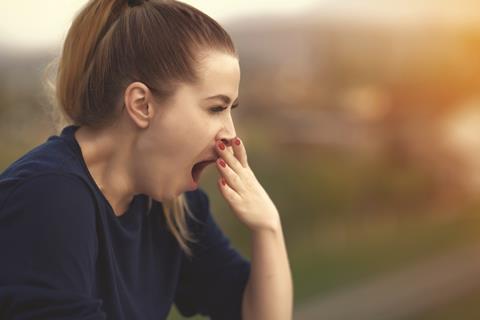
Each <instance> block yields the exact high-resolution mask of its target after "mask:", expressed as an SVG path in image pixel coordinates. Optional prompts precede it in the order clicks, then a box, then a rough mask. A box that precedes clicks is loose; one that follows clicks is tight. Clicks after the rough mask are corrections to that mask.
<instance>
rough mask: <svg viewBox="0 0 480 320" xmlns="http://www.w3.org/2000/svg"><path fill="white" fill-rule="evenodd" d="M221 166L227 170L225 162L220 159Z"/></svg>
mask: <svg viewBox="0 0 480 320" xmlns="http://www.w3.org/2000/svg"><path fill="white" fill-rule="evenodd" d="M220 165H221V166H222V167H224V168H225V161H223V160H222V159H220Z"/></svg>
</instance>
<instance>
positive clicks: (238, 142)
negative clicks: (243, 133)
mask: <svg viewBox="0 0 480 320" xmlns="http://www.w3.org/2000/svg"><path fill="white" fill-rule="evenodd" d="M235 144H236V145H237V146H239V145H240V139H238V138H235Z"/></svg>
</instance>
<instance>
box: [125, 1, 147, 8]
mask: <svg viewBox="0 0 480 320" xmlns="http://www.w3.org/2000/svg"><path fill="white" fill-rule="evenodd" d="M144 2H145V1H143V0H128V6H129V7H136V6H139V5H141V4H143V3H144Z"/></svg>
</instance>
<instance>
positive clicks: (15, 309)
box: [0, 173, 105, 320]
mask: <svg viewBox="0 0 480 320" xmlns="http://www.w3.org/2000/svg"><path fill="white" fill-rule="evenodd" d="M1 191H2V192H5V191H4V190H1ZM0 205H1V206H0V253H1V263H0V319H11V320H20V319H21V320H30V319H32V320H33V319H51V320H59V319H62V320H63V319H65V320H66V319H69V320H70V319H72V320H73V319H89V320H100V319H105V314H104V313H103V312H102V310H101V304H102V301H101V300H99V299H95V298H93V297H92V295H91V293H92V289H93V285H94V276H95V260H96V254H97V238H96V229H95V228H96V226H95V204H94V201H93V199H92V195H91V194H90V191H89V190H88V187H87V186H86V185H85V184H84V182H83V181H82V180H81V179H80V178H78V177H76V176H73V175H68V174H59V173H51V174H40V175H37V176H34V177H30V178H26V180H23V181H21V182H19V183H18V184H17V185H16V186H15V187H14V189H13V190H10V193H9V195H8V196H7V198H6V200H5V201H4V202H3V204H0Z"/></svg>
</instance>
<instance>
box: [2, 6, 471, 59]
mask: <svg viewBox="0 0 480 320" xmlns="http://www.w3.org/2000/svg"><path fill="white" fill-rule="evenodd" d="M125 1H127V0H125ZM183 1H184V2H186V3H188V4H191V5H193V6H194V7H197V8H198V9H200V10H202V11H203V12H205V13H207V14H208V15H210V16H211V17H212V18H214V19H216V20H217V21H219V22H220V23H226V22H228V21H229V20H231V19H236V18H240V17H249V16H253V15H262V16H263V15H273V16H289V15H294V14H305V16H309V15H312V16H313V18H314V19H320V20H321V19H322V18H321V15H323V16H324V17H335V19H337V18H341V19H339V22H340V21H344V20H345V19H350V20H352V19H353V20H357V21H364V22H365V21H367V22H370V21H375V22H379V23H387V24H392V23H394V24H399V25H401V26H405V25H408V24H411V25H415V24H418V23H429V22H431V23H435V24H438V23H448V24H449V25H455V24H456V25H464V24H468V25H472V24H473V25H475V26H477V27H478V28H480V22H479V21H480V0H290V1H286V0H283V1H282V0H256V1H255V2H254V1H246V0H183ZM86 2H87V0H45V1H38V0H14V1H2V10H0V48H2V47H3V48H5V47H7V48H13V49H15V50H17V51H18V50H26V51H29V50H33V49H37V48H39V49H44V48H55V47H56V46H58V45H59V44H60V43H62V42H63V39H64V38H65V35H66V33H67V31H68V28H69V26H70V23H71V21H72V19H73V17H74V15H75V14H76V13H77V12H78V10H80V8H81V7H82V6H83V5H84V4H85V3H86ZM342 19H343V20H342ZM340 23H341V22H340Z"/></svg>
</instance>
